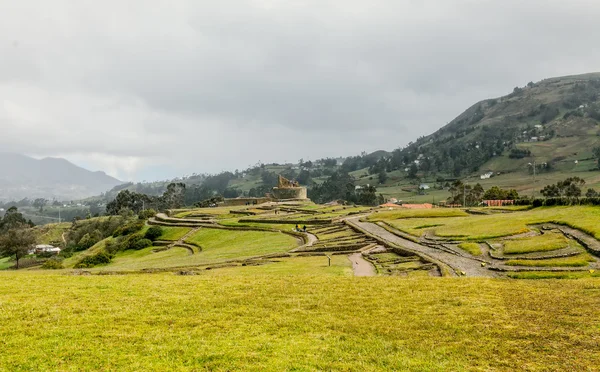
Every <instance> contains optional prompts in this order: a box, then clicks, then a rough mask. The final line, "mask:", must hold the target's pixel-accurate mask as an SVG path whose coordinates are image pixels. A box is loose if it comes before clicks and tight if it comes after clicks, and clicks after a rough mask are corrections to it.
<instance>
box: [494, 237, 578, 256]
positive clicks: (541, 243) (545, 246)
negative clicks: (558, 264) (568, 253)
mask: <svg viewBox="0 0 600 372" xmlns="http://www.w3.org/2000/svg"><path fill="white" fill-rule="evenodd" d="M568 246H569V240H568V239H567V238H566V237H565V236H564V235H563V234H557V233H546V234H544V235H540V236H534V237H531V238H524V239H515V240H507V241H506V242H505V243H504V253H505V254H519V253H531V252H548V251H554V250H557V249H561V248H566V247H568Z"/></svg>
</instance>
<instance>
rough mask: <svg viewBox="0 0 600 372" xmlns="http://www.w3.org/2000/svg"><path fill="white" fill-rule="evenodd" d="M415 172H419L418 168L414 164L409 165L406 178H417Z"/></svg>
mask: <svg viewBox="0 0 600 372" xmlns="http://www.w3.org/2000/svg"><path fill="white" fill-rule="evenodd" d="M417 172H419V168H418V167H417V165H416V164H415V163H412V164H411V165H410V168H409V169H408V177H409V178H417Z"/></svg>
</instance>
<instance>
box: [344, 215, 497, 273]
mask: <svg viewBox="0 0 600 372" xmlns="http://www.w3.org/2000/svg"><path fill="white" fill-rule="evenodd" d="M348 221H349V222H350V223H351V224H354V225H356V226H358V227H359V228H361V229H363V230H365V231H367V232H368V233H370V234H372V235H374V236H376V237H378V238H380V239H382V240H385V241H386V242H390V243H392V245H397V246H400V247H402V248H404V249H406V250H407V251H411V252H418V253H420V254H422V255H424V256H426V257H430V258H432V259H434V260H438V261H440V262H442V263H444V264H446V265H448V266H450V267H451V268H453V269H455V270H456V271H458V272H462V273H464V274H465V275H466V276H475V277H477V276H478V277H497V276H498V273H496V272H494V271H491V270H488V269H487V268H485V267H482V266H481V262H480V261H478V260H474V259H471V258H468V257H461V256H457V255H454V254H452V253H449V252H444V251H442V250H439V249H435V248H432V247H427V246H424V245H421V244H418V243H415V242H413V241H410V240H408V239H404V238H401V237H399V236H397V235H394V234H392V233H391V232H389V231H387V230H386V229H384V228H383V227H381V226H378V225H376V224H374V223H370V222H361V221H360V218H359V217H356V218H351V219H348Z"/></svg>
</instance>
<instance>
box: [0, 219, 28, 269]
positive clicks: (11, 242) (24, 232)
mask: <svg viewBox="0 0 600 372" xmlns="http://www.w3.org/2000/svg"><path fill="white" fill-rule="evenodd" d="M34 244H35V235H34V234H33V232H32V231H31V228H30V227H29V226H28V225H27V224H20V225H18V226H13V227H11V228H9V229H8V230H7V231H5V232H4V233H3V234H2V235H0V257H12V256H14V257H15V260H16V262H17V269H18V268H19V260H20V259H21V258H23V257H24V256H26V255H27V251H28V250H29V249H30V248H31V247H32V246H33V245H34Z"/></svg>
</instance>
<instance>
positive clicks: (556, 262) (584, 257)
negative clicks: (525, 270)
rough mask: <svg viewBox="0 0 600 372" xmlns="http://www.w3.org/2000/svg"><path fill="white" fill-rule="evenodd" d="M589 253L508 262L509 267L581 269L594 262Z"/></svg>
mask: <svg viewBox="0 0 600 372" xmlns="http://www.w3.org/2000/svg"><path fill="white" fill-rule="evenodd" d="M594 261H595V260H594V258H593V257H592V256H591V255H590V254H589V253H582V254H579V255H577V256H572V257H562V258H549V259H546V260H508V261H506V264H507V265H510V266H538V267H581V266H587V265H588V264H589V263H590V262H594Z"/></svg>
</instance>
